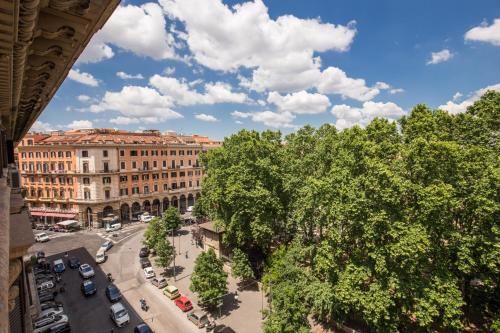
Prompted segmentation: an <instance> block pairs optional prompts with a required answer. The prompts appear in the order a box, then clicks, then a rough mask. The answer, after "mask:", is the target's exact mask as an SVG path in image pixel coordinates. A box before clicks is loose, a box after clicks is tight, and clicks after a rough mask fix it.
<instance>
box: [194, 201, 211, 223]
mask: <svg viewBox="0 0 500 333" xmlns="http://www.w3.org/2000/svg"><path fill="white" fill-rule="evenodd" d="M193 216H194V217H196V218H197V219H202V218H205V217H207V216H208V212H207V211H206V209H205V207H203V197H201V198H199V199H198V200H196V202H195V203H194V208H193Z"/></svg>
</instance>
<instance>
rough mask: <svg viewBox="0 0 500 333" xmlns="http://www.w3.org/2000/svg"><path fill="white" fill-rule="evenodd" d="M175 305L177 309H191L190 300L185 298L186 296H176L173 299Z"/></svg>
mask: <svg viewBox="0 0 500 333" xmlns="http://www.w3.org/2000/svg"><path fill="white" fill-rule="evenodd" d="M174 303H175V305H177V307H178V308H179V309H181V310H182V311H183V312H187V311H191V310H192V309H193V304H191V301H190V300H189V298H187V297H186V296H181V297H178V298H177V299H176V300H175V301H174Z"/></svg>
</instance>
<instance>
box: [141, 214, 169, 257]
mask: <svg viewBox="0 0 500 333" xmlns="http://www.w3.org/2000/svg"><path fill="white" fill-rule="evenodd" d="M166 236H167V231H166V229H165V225H164V224H163V223H162V221H161V220H160V218H158V217H154V218H153V219H151V221H149V223H148V227H147V228H146V231H145V232H144V240H143V243H144V245H146V246H147V247H149V248H150V249H155V248H156V245H157V244H158V242H159V241H160V240H163V239H165V237H166Z"/></svg>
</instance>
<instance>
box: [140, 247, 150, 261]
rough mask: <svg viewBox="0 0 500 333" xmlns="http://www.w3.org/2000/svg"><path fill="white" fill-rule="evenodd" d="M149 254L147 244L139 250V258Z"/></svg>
mask: <svg viewBox="0 0 500 333" xmlns="http://www.w3.org/2000/svg"><path fill="white" fill-rule="evenodd" d="M148 256H149V248H148V247H147V246H145V247H143V248H141V250H140V251H139V258H146V257H148Z"/></svg>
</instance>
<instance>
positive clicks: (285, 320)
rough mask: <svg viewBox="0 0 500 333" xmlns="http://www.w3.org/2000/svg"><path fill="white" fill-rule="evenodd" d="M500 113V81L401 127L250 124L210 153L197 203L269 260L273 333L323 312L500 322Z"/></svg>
mask: <svg viewBox="0 0 500 333" xmlns="http://www.w3.org/2000/svg"><path fill="white" fill-rule="evenodd" d="M499 122H500V93H498V92H492V91H490V92H487V93H486V94H485V95H484V96H482V98H481V99H480V100H478V101H477V102H475V103H474V105H472V106H470V107H469V108H468V110H467V112H465V113H462V114H457V115H451V114H449V113H447V112H444V111H441V110H431V109H429V108H428V107H426V106H425V105H417V106H416V107H415V108H414V109H413V110H412V112H411V113H410V114H409V115H408V116H406V117H403V118H402V119H401V120H400V121H399V123H397V124H396V123H391V122H388V121H386V120H383V119H375V120H374V121H372V122H371V123H370V124H368V126H367V127H366V128H360V127H353V128H350V129H346V130H344V131H341V132H339V131H337V130H336V129H335V127H333V126H330V125H323V126H321V127H320V128H318V129H315V128H312V127H310V126H305V127H303V128H302V129H300V130H298V131H297V132H296V133H293V134H290V135H288V136H286V137H284V138H283V137H282V136H281V134H280V133H279V132H272V131H265V132H263V133H258V132H255V131H241V132H239V133H238V134H235V135H232V136H231V137H228V138H226V139H225V140H224V143H223V145H222V147H221V148H218V149H212V150H209V151H208V152H207V153H206V154H203V155H202V161H203V165H204V167H205V168H206V177H205V178H204V180H203V196H202V200H201V203H199V204H198V206H199V207H198V208H197V211H199V212H200V214H201V215H208V216H209V217H210V218H211V219H213V220H214V221H215V223H217V224H219V225H221V226H222V227H223V228H224V230H225V237H224V242H225V243H226V245H227V246H230V247H231V248H233V249H235V255H236V256H239V255H240V254H241V253H244V254H251V257H259V255H260V256H262V257H264V258H266V274H265V276H264V279H263V281H264V284H265V285H266V286H267V287H268V288H269V287H270V286H272V290H269V289H268V290H269V291H270V292H272V300H271V308H272V310H273V311H272V312H271V313H270V314H269V316H268V317H267V320H266V322H265V324H264V329H265V331H266V332H269V333H270V332H297V331H298V332H306V331H309V329H310V327H309V320H308V318H309V316H310V315H312V316H314V317H315V318H317V319H318V320H320V321H322V322H325V323H332V322H336V323H348V324H351V325H357V326H359V327H360V328H361V329H364V330H365V331H373V332H434V331H447V332H453V331H461V330H463V329H464V328H465V327H466V326H471V324H475V325H476V326H479V327H482V329H483V330H485V331H486V330H493V329H494V328H495V327H496V326H495V325H498V319H499V317H500V315H499V311H500V283H499V282H500V281H499V277H500V246H499V244H500V242H499V237H500V226H499V223H498V221H500V216H499V200H498V199H499V184H500V168H499V166H500V163H499V155H498V153H499V147H498V133H499V130H500V128H499ZM256 254H257V255H256ZM495 320H496V321H497V324H495Z"/></svg>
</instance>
